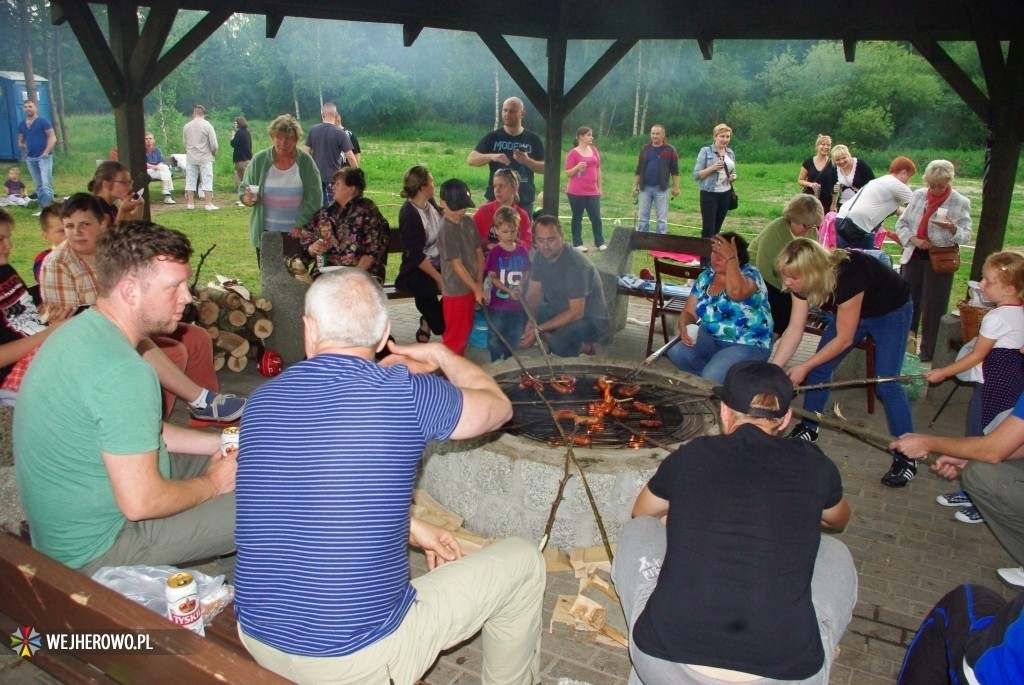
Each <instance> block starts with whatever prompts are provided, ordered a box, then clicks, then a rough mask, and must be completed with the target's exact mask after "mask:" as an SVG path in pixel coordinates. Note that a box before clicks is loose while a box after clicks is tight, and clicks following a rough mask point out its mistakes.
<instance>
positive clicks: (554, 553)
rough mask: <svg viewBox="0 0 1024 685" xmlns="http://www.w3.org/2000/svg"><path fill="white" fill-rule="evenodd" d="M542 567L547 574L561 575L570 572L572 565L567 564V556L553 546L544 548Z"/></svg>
mask: <svg viewBox="0 0 1024 685" xmlns="http://www.w3.org/2000/svg"><path fill="white" fill-rule="evenodd" d="M544 566H545V570H546V571H547V572H548V573H561V572H562V571H571V570H573V569H572V564H570V563H569V555H568V554H566V553H565V552H564V551H563V550H562V549H560V548H558V547H555V546H554V545H548V546H547V547H545V548H544Z"/></svg>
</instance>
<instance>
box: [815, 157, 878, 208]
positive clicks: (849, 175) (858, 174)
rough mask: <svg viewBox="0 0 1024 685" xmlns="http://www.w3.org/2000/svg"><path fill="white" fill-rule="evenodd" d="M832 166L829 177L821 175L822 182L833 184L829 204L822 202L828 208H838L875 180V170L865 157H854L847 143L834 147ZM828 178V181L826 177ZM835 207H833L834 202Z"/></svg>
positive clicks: (823, 183)
mask: <svg viewBox="0 0 1024 685" xmlns="http://www.w3.org/2000/svg"><path fill="white" fill-rule="evenodd" d="M831 154H832V168H831V171H830V172H829V174H828V175H827V177H826V176H825V175H823V176H822V177H821V181H820V182H821V184H822V185H826V184H827V183H831V184H832V193H833V195H832V198H831V199H830V200H829V204H827V205H826V204H824V203H822V206H823V207H825V208H826V210H829V209H832V210H833V211H835V210H838V209H839V208H840V207H842V206H843V203H844V202H847V201H848V200H850V199H851V198H852V197H853V196H854V195H856V194H857V191H858V190H860V189H861V188H863V187H864V186H866V185H867V183H868V181H871V180H874V178H875V172H873V171H872V170H871V167H870V166H868V163H867V162H865V161H864V160H863V159H860V158H858V157H854V156H853V155H852V154H851V153H850V148H848V147H846V146H845V145H836V146H835V147H833V148H832V153H831ZM826 178H827V179H828V180H827V181H826V180H825V179H826ZM833 202H834V203H835V205H836V206H835V208H834V209H833V208H832V203H833Z"/></svg>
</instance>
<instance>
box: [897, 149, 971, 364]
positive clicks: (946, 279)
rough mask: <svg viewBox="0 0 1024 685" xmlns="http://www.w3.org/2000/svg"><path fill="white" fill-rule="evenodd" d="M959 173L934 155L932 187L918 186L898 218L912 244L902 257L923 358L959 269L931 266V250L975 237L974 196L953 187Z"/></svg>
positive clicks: (928, 175)
mask: <svg viewBox="0 0 1024 685" xmlns="http://www.w3.org/2000/svg"><path fill="white" fill-rule="evenodd" d="M955 177H956V173H955V171H954V169H953V163H952V162H949V161H947V160H945V159H936V160H933V161H932V162H931V163H930V164H929V165H928V166H927V168H926V169H925V170H924V182H925V184H926V186H927V187H925V188H919V189H918V190H915V191H914V194H913V195H912V196H911V198H910V202H909V203H908V204H907V208H906V210H904V212H903V214H902V215H900V218H899V220H897V221H896V236H897V237H898V238H899V241H900V244H901V245H903V246H904V247H905V248H912V251H911V253H910V255H909V256H907V257H906V258H905V259H904V260H903V266H902V268H901V269H900V275H901V276H903V280H905V281H906V282H907V284H908V285H909V286H910V298H911V300H912V301H913V303H914V314H913V317H912V318H911V320H910V332H911V334H914V333H917V330H918V327H920V329H921V334H920V337H919V338H918V340H919V341H920V345H921V361H923V362H925V361H931V359H932V356H933V355H934V354H935V339H936V337H937V336H938V333H939V319H941V318H942V315H943V314H945V313H946V311H947V310H946V308H947V307H948V306H949V294H950V291H952V289H953V276H955V275H956V272H951V273H939V272H937V271H935V269H933V268H932V265H931V260H930V259H929V250H930V249H931V248H933V247H951V246H953V245H966V244H967V243H969V242H970V241H971V201H970V200H968V199H967V198H966V197H964V196H963V195H961V194H960V193H958V192H957V191H955V190H953V179H954V178H955Z"/></svg>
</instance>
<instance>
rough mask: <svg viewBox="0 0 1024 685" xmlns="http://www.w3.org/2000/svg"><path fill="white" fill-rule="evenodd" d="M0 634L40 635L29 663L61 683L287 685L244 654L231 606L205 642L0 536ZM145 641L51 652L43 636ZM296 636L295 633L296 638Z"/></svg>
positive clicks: (22, 543)
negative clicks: (23, 631)
mask: <svg viewBox="0 0 1024 685" xmlns="http://www.w3.org/2000/svg"><path fill="white" fill-rule="evenodd" d="M0 585H2V587H3V588H4V599H3V602H2V605H0V629H2V630H4V631H5V633H6V635H10V634H11V633H12V632H13V631H14V630H15V629H16V628H18V627H19V626H31V627H32V628H34V629H35V630H36V631H37V632H39V633H41V634H42V635H43V636H44V642H43V649H40V650H39V651H37V652H36V653H35V654H34V655H33V656H32V657H31V662H32V663H33V664H34V665H35V666H38V667H39V668H42V669H43V670H45V671H46V672H48V673H50V674H51V675H53V676H54V677H56V678H58V679H59V680H61V681H62V682H65V683H149V684H154V685H156V684H159V683H168V685H181V684H182V683H187V684H188V685H199V684H201V683H211V684H212V683H217V684H218V685H223V684H224V683H247V684H249V683H257V684H260V683H265V684H266V685H278V684H280V685H284V683H287V682H289V681H287V680H285V679H284V678H281V677H280V676H278V675H276V674H275V673H273V672H271V671H268V670H267V669H265V668H263V667H262V666H260V665H259V664H257V663H256V662H255V661H254V660H253V658H252V657H251V656H250V655H249V652H248V651H246V649H245V647H244V646H243V645H242V643H241V640H240V639H239V638H238V634H237V632H236V629H235V617H234V613H233V611H232V607H230V606H229V607H227V608H226V609H224V611H223V612H221V614H220V615H218V616H217V619H216V620H215V621H214V624H213V625H212V626H210V627H209V628H207V633H206V638H202V637H200V636H198V635H196V634H195V633H193V632H191V631H189V630H186V629H184V628H178V627H175V626H174V625H173V624H172V623H171V622H170V621H169V620H167V619H166V618H163V617H162V616H160V615H159V614H157V613H155V612H153V611H150V610H149V609H147V608H145V607H143V606H142V605H140V604H137V603H135V602H133V601H132V600H130V599H127V598H126V597H122V596H121V595H120V594H118V593H116V592H114V591H113V590H110V589H109V588H106V587H104V586H103V585H100V584H99V583H96V582H94V581H93V580H92V579H90V578H88V577H87V576H84V575H82V574H81V573H78V572H77V571H74V570H72V569H70V568H68V567H67V566H64V565H63V564H60V563H58V562H56V561H54V560H52V559H50V558H49V557H47V556H45V555H43V554H41V553H40V552H37V551H36V550H34V549H32V547H30V546H29V545H28V544H27V543H26V542H25V541H24V540H22V539H20V538H17V537H15V536H14V535H11V534H0ZM133 631H141V632H143V633H146V634H148V635H149V636H150V642H151V645H152V646H153V648H154V651H153V652H149V653H147V652H124V653H116V652H112V651H111V652H97V651H74V652H55V651H51V650H49V649H47V648H46V643H45V636H46V635H48V634H54V633H69V632H117V633H123V632H133ZM296 639H301V636H298V635H297V636H296Z"/></svg>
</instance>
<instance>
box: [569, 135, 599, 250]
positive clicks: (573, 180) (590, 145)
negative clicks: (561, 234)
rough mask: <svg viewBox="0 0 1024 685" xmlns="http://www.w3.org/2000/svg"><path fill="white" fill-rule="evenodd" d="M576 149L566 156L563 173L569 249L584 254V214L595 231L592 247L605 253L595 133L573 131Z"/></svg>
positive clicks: (585, 247) (585, 248)
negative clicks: (569, 224)
mask: <svg viewBox="0 0 1024 685" xmlns="http://www.w3.org/2000/svg"><path fill="white" fill-rule="evenodd" d="M575 141H576V147H574V148H573V149H571V150H569V154H568V155H566V157H565V173H567V174H568V175H569V183H568V184H567V185H566V189H565V194H566V195H567V196H568V197H569V208H570V209H571V210H572V246H573V247H574V248H576V249H577V250H579V251H580V252H586V251H587V246H586V245H584V244H583V211H584V210H586V212H587V216H588V217H589V218H590V226H591V228H592V229H593V230H594V245H595V246H596V247H597V249H598V250H601V251H602V252H603V251H604V250H605V244H604V232H603V231H602V224H601V155H600V153H598V151H597V148H596V147H595V146H594V131H593V129H591V128H590V127H589V126H580V127H579V128H578V129H576V138H575Z"/></svg>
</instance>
